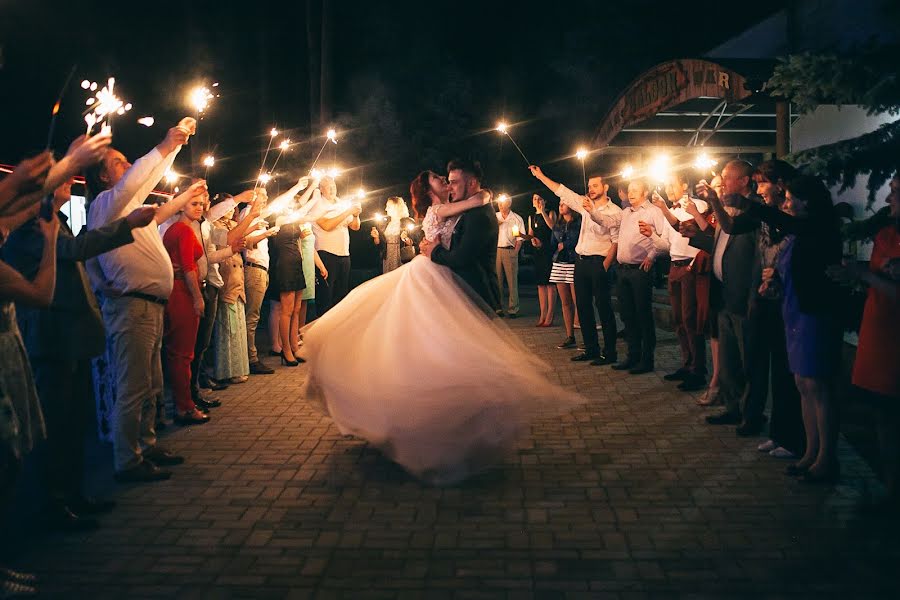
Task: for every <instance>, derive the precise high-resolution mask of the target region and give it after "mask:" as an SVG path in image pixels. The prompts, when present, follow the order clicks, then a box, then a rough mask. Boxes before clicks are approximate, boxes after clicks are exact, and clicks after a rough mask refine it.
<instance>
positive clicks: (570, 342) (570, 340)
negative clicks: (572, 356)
mask: <svg viewBox="0 0 900 600" xmlns="http://www.w3.org/2000/svg"><path fill="white" fill-rule="evenodd" d="M556 347H557V348H560V349H562V350H566V349H568V348H574V347H575V338H574V337H571V336H570V337H567V338H566V339H564V340H563V341H562V343H561V344H557V345H556Z"/></svg>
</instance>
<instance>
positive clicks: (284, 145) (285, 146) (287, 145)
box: [278, 140, 291, 152]
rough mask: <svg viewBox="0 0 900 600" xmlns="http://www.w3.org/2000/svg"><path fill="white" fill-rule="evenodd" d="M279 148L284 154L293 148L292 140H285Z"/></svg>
mask: <svg viewBox="0 0 900 600" xmlns="http://www.w3.org/2000/svg"><path fill="white" fill-rule="evenodd" d="M278 147H279V148H281V151H282V152H284V151H285V150H287V149H288V148H290V147H291V140H284V141H283V142H281V144H279V146H278Z"/></svg>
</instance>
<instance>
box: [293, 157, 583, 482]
mask: <svg viewBox="0 0 900 600" xmlns="http://www.w3.org/2000/svg"><path fill="white" fill-rule="evenodd" d="M410 193H411V195H412V200H413V208H414V209H415V212H416V216H417V217H420V218H422V217H423V214H422V213H423V212H424V218H423V219H422V229H423V232H424V235H425V238H426V239H428V240H430V241H432V242H433V243H435V244H436V243H440V244H441V245H443V246H444V247H445V248H448V249H449V247H450V240H451V236H452V234H453V229H454V226H455V224H456V221H457V220H458V219H459V216H460V215H461V214H462V213H463V212H464V211H466V210H471V209H473V208H476V207H479V206H482V205H483V204H486V203H487V202H489V201H490V193H489V192H482V193H479V194H476V195H475V196H473V197H472V198H470V199H468V200H464V201H460V202H454V203H449V202H448V199H449V195H450V190H449V185H448V183H447V179H446V178H445V177H441V176H440V175H437V174H436V173H433V172H430V171H425V172H423V173H421V174H420V175H419V176H418V177H416V179H415V180H413V182H412V184H411V185H410ZM303 340H304V344H303V347H302V349H301V351H300V354H301V356H302V357H303V358H304V359H305V360H306V361H307V362H308V364H309V376H308V378H307V381H306V384H305V385H306V389H305V393H306V396H307V397H309V398H311V399H313V400H314V401H317V402H318V403H319V404H320V407H321V408H322V409H323V410H324V411H325V412H326V413H327V414H328V415H330V416H331V418H332V419H333V420H334V422H335V424H336V425H337V426H338V429H339V430H340V431H341V433H343V434H345V435H346V434H351V435H354V436H357V437H360V438H363V439H365V440H367V441H368V442H369V443H370V444H371V445H372V446H374V447H376V448H378V449H379V450H381V451H382V452H383V453H384V454H385V455H386V456H387V457H389V458H390V459H392V460H394V461H395V462H397V463H398V464H400V465H401V466H402V467H403V468H405V469H406V470H407V471H408V472H410V473H412V474H413V475H415V476H416V477H418V478H420V479H422V480H423V481H426V482H429V483H432V484H436V485H446V484H452V483H456V482H459V481H461V480H463V479H465V478H466V477H468V476H469V475H471V474H473V473H475V472H478V471H480V470H482V469H483V468H485V467H488V466H490V465H491V464H493V463H495V462H497V461H498V460H500V459H501V458H502V456H503V454H504V453H505V452H506V451H508V450H509V449H511V448H512V444H513V442H514V441H515V438H516V436H517V435H518V434H519V433H521V432H522V430H523V428H525V427H527V425H528V422H529V420H530V418H532V417H534V416H536V413H537V412H538V411H539V410H540V408H541V407H544V408H545V409H546V408H548V407H549V408H550V409H553V410H564V409H566V408H569V407H572V406H574V405H576V404H578V403H580V402H581V401H582V400H581V398H580V397H579V396H577V395H576V394H574V393H571V392H568V391H566V390H563V389H562V388H560V387H558V386H555V385H553V384H551V383H550V382H548V381H547V380H546V379H545V378H544V376H543V375H542V374H541V373H542V372H544V371H546V370H547V367H546V365H544V363H542V362H541V361H540V360H539V359H538V358H537V357H535V356H534V355H533V354H532V353H531V352H530V351H529V350H528V349H527V348H526V347H525V346H524V345H523V344H522V343H521V342H520V341H519V340H518V338H517V337H516V336H515V335H514V334H513V333H511V332H510V331H509V330H508V329H507V328H506V327H505V326H504V325H503V324H501V323H500V322H499V320H497V319H496V318H495V316H494V312H493V310H491V309H490V308H489V307H488V306H487V305H486V304H485V303H484V302H483V301H482V300H481V298H480V297H478V296H477V295H476V294H475V293H474V292H473V291H472V290H471V289H468V287H467V286H466V284H465V283H463V282H462V280H461V279H459V278H458V277H457V276H456V275H454V274H453V273H452V272H451V271H450V269H448V268H447V267H444V266H442V265H438V264H435V263H433V262H432V261H431V260H430V259H429V258H427V257H425V256H417V257H416V258H415V259H413V260H412V261H411V262H410V263H407V264H405V265H403V266H401V267H400V268H398V269H396V270H394V271H391V272H389V273H386V274H384V275H382V276H380V277H377V278H375V279H372V280H370V281H368V282H366V283H364V284H363V285H361V286H359V287H357V288H356V289H354V290H353V291H351V292H350V294H348V295H347V297H346V298H345V299H344V300H343V301H341V302H340V303H339V304H338V305H336V306H335V307H334V308H332V309H331V310H330V311H328V312H327V313H326V314H325V315H324V316H322V317H320V318H319V319H318V320H316V321H315V322H313V323H312V324H310V325H309V326H307V328H306V329H305V330H304V334H303ZM398 356H400V357H403V358H402V359H401V360H399V361H398V359H397V357H398Z"/></svg>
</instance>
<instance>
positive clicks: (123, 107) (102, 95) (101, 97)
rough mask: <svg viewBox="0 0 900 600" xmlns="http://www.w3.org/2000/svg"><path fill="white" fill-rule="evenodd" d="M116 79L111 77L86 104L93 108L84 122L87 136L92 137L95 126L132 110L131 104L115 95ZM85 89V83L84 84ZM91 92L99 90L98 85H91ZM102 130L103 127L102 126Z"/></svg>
mask: <svg viewBox="0 0 900 600" xmlns="http://www.w3.org/2000/svg"><path fill="white" fill-rule="evenodd" d="M115 85H116V79H115V77H110V78H109V79H107V81H106V85H105V86H103V87H102V88H101V89H100V90H99V91H98V92H97V93H96V94H95V95H94V97H93V98H88V99H87V101H86V102H85V104H86V105H87V106H90V107H91V108H90V109H89V110H88V112H87V113H86V114H85V116H84V122H85V123H87V134H88V135H90V133H91V130H92V129H93V128H94V125H97V124H102V123H103V122H104V121H107V124H108V119H109V118H110V117H111V116H112V115H114V114H118V115H124V114H125V112H126V111H129V110H131V103H127V104H126V103H125V102H123V101H122V99H121V98H119V97H118V96H116V94H115ZM82 87H84V82H82ZM88 87H89V88H90V90H91V91H96V90H97V87H98V86H97V84H96V83H91V84H90V85H89V86H88ZM101 129H102V126H101Z"/></svg>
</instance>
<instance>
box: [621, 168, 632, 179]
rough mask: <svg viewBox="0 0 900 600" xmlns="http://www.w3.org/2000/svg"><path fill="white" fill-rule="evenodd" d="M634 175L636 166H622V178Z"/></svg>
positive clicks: (629, 177)
mask: <svg viewBox="0 0 900 600" xmlns="http://www.w3.org/2000/svg"><path fill="white" fill-rule="evenodd" d="M632 177H634V167H632V166H631V165H625V166H624V167H622V179H631V178H632Z"/></svg>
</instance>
